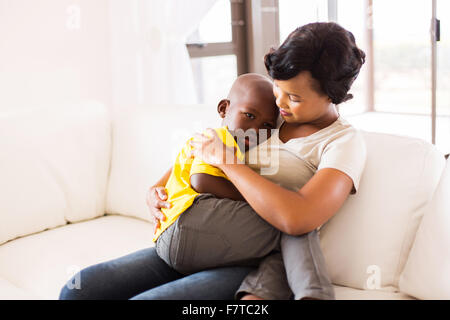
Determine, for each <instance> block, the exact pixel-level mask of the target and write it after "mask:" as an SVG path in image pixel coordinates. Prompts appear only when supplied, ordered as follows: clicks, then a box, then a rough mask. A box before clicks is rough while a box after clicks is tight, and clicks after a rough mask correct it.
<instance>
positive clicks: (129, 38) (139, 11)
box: [109, 0, 216, 106]
mask: <svg viewBox="0 0 450 320" xmlns="http://www.w3.org/2000/svg"><path fill="white" fill-rule="evenodd" d="M215 2H216V0H195V1H188V0H126V1H124V0H110V12H109V16H110V29H111V53H112V55H111V63H112V66H111V67H112V68H111V70H112V91H113V98H112V100H113V105H114V106H126V105H129V104H145V105H149V104H161V103H162V104H164V103H196V102H197V96H196V91H195V86H194V78H193V74H192V67H191V63H190V60H189V54H188V51H187V49H186V46H185V43H186V38H187V37H188V36H189V35H190V34H191V33H192V32H193V31H194V30H195V29H196V28H197V27H198V25H199V23H200V21H201V19H202V17H204V15H206V13H207V12H208V11H209V9H210V8H211V7H212V6H213V4H214V3H215Z"/></svg>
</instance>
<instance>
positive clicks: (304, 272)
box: [281, 230, 335, 300]
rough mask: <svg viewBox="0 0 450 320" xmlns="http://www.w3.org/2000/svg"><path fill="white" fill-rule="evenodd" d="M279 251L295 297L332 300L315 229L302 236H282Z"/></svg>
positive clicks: (330, 287)
mask: <svg viewBox="0 0 450 320" xmlns="http://www.w3.org/2000/svg"><path fill="white" fill-rule="evenodd" d="M281 253H282V256H283V262H284V266H285V268H286V276H287V280H288V283H289V286H290V288H291V290H292V291H293V292H294V298H295V299H296V300H299V299H302V298H306V297H308V298H315V299H321V300H334V299H335V295H334V288H333V285H332V283H331V280H330V277H329V276H328V272H327V266H326V263H325V258H324V256H323V253H322V249H321V247H320V239H319V234H318V232H317V231H316V230H313V231H311V232H308V233H305V234H302V235H301V236H290V235H288V234H283V235H282V236H281Z"/></svg>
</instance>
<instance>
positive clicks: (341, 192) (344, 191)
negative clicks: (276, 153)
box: [220, 164, 353, 235]
mask: <svg viewBox="0 0 450 320" xmlns="http://www.w3.org/2000/svg"><path fill="white" fill-rule="evenodd" d="M220 168H221V169H222V170H223V171H224V172H225V174H226V175H227V176H228V178H229V179H230V180H231V181H232V182H233V184H234V185H235V186H236V188H237V189H238V190H239V191H240V192H241V194H242V195H243V196H244V198H245V199H246V200H247V202H248V203H249V204H250V205H251V206H252V208H253V209H254V210H255V211H256V212H257V213H258V214H259V215H260V216H261V217H262V218H263V219H264V220H266V221H267V222H269V223H270V224H272V225H273V226H274V227H276V228H277V229H279V230H281V231H283V232H285V233H287V234H290V235H301V234H304V233H307V232H310V231H312V230H314V229H316V228H318V227H319V226H321V225H322V224H324V223H325V222H326V221H327V220H329V219H330V218H331V217H332V216H333V215H334V214H335V213H336V212H337V211H338V210H339V208H340V207H341V206H342V205H343V204H344V202H345V200H346V199H347V197H348V195H349V194H350V191H351V189H352V186H353V181H352V179H351V178H350V177H349V176H347V175H346V174H345V173H343V172H341V171H339V170H337V169H332V168H325V169H321V170H319V171H318V172H316V174H315V175H314V176H313V177H312V178H311V179H310V180H309V181H308V182H307V183H306V184H305V185H304V186H303V187H302V188H301V189H300V190H299V191H298V192H294V191H290V190H287V189H285V188H283V187H281V186H279V185H277V184H275V183H273V182H271V181H269V180H267V179H266V178H264V177H262V176H260V175H259V174H257V173H256V172H254V171H253V170H251V169H250V168H249V167H247V166H246V165H242V164H237V165H233V164H228V165H226V164H225V165H220Z"/></svg>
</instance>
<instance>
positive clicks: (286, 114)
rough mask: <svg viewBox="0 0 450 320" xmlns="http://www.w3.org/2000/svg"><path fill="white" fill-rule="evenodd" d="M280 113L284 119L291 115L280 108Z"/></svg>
mask: <svg viewBox="0 0 450 320" xmlns="http://www.w3.org/2000/svg"><path fill="white" fill-rule="evenodd" d="M280 113H281V115H282V116H285V117H287V116H291V115H292V113H289V112H287V111H284V110H283V109H281V108H280Z"/></svg>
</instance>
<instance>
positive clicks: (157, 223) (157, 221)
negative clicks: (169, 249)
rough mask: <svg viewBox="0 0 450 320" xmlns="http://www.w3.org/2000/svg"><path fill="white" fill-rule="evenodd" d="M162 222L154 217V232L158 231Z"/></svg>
mask: <svg viewBox="0 0 450 320" xmlns="http://www.w3.org/2000/svg"><path fill="white" fill-rule="evenodd" d="M159 226H160V223H159V220H158V219H156V218H154V219H153V234H156V231H157V230H158V229H159Z"/></svg>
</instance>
